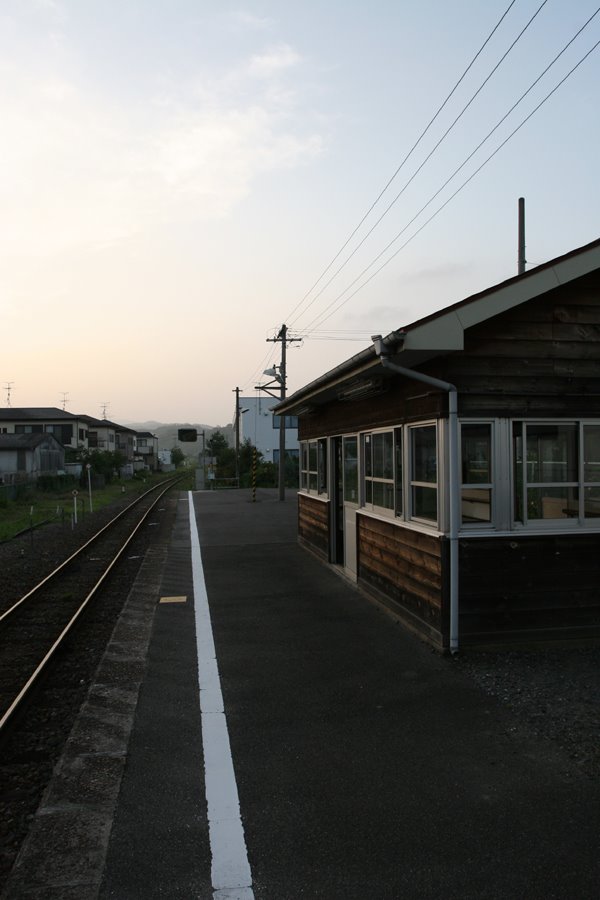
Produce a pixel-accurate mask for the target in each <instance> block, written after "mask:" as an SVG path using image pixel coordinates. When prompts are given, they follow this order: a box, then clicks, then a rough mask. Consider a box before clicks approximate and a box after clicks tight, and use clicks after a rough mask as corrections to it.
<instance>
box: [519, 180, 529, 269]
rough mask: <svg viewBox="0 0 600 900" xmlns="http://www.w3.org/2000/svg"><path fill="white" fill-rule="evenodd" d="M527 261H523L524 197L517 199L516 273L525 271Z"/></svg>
mask: <svg viewBox="0 0 600 900" xmlns="http://www.w3.org/2000/svg"><path fill="white" fill-rule="evenodd" d="M526 265H527V260H526V259H525V197H519V263H518V269H517V271H518V273H519V275H522V274H523V272H524V271H525V266H526Z"/></svg>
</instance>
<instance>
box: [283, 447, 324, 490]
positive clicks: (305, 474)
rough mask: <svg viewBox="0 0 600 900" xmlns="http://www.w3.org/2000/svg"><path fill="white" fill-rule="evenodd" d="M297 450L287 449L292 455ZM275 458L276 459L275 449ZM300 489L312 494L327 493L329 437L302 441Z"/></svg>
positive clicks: (289, 454) (287, 452)
mask: <svg viewBox="0 0 600 900" xmlns="http://www.w3.org/2000/svg"><path fill="white" fill-rule="evenodd" d="M297 452H298V451H292V450H287V451H286V455H288V456H292V455H295V454H296V453H297ZM273 458H274V459H275V451H273ZM278 460H279V456H277V461H278ZM300 490H303V491H307V492H308V493H311V494H327V438H319V440H316V441H303V442H302V443H301V445H300Z"/></svg>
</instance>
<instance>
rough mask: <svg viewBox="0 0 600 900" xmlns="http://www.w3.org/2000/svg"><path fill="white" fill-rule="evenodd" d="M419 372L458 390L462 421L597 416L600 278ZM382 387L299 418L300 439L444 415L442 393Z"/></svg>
mask: <svg viewBox="0 0 600 900" xmlns="http://www.w3.org/2000/svg"><path fill="white" fill-rule="evenodd" d="M398 362H399V363H401V362H402V356H401V355H400V356H399V357H398ZM419 368H420V370H421V371H423V372H425V373H427V374H429V375H433V376H434V377H436V378H441V379H442V380H444V381H448V382H451V383H452V384H455V385H456V387H457V389H458V411H459V415H461V416H481V417H484V416H485V417H489V416H506V417H509V418H510V417H527V416H535V417H538V418H540V417H551V418H554V417H561V416H569V417H571V418H574V417H582V416H588V417H598V416H600V273H597V272H594V273H592V274H591V275H588V276H586V277H585V278H582V279H580V280H579V281H578V282H577V283H575V284H569V285H566V286H565V287H558V288H556V289H555V290H553V291H550V292H548V293H547V294H544V295H543V296H541V297H539V298H536V299H534V300H530V301H529V302H527V303H524V304H522V305H521V306H518V307H515V308H514V309H512V310H509V311H508V312H505V313H501V314H499V315H497V316H493V317H492V318H490V319H488V320H486V321H485V322H483V323H481V324H480V325H475V326H473V327H472V328H469V329H467V331H466V332H465V348H464V350H462V351H457V352H454V353H450V354H448V355H446V356H440V357H438V358H436V359H434V360H431V361H430V362H429V363H427V364H426V365H423V366H420V367H419ZM382 379H383V386H384V390H383V392H382V393H381V394H377V395H375V396H373V397H367V398H364V399H362V400H353V401H352V400H346V401H332V402H330V403H327V404H324V405H323V406H322V407H318V408H317V409H316V410H314V411H313V412H312V413H310V414H309V415H304V416H301V417H300V421H299V437H300V439H302V440H306V439H308V438H314V437H321V436H327V435H335V434H349V433H351V432H355V431H365V430H368V429H371V428H381V427H386V426H389V425H395V424H401V423H404V422H414V421H418V420H419V419H427V418H437V417H440V416H445V415H447V402H448V401H447V395H446V394H445V392H443V391H442V392H439V391H437V390H435V389H434V388H428V387H427V386H426V385H424V384H421V383H418V382H416V381H412V380H411V379H407V378H404V377H402V376H397V375H396V376H389V374H386V373H385V372H383V373H382Z"/></svg>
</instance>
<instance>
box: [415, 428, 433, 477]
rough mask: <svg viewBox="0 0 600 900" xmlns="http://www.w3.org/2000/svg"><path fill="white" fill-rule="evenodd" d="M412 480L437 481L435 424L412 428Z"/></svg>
mask: <svg viewBox="0 0 600 900" xmlns="http://www.w3.org/2000/svg"><path fill="white" fill-rule="evenodd" d="M411 433H412V471H413V475H412V480H413V481H425V482H430V483H431V484H435V483H436V482H437V447H436V435H435V425H424V426H422V427H419V428H412V429H411Z"/></svg>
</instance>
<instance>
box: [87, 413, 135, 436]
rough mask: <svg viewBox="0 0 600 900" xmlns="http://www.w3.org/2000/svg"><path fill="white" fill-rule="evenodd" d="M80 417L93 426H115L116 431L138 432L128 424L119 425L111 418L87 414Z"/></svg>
mask: <svg viewBox="0 0 600 900" xmlns="http://www.w3.org/2000/svg"><path fill="white" fill-rule="evenodd" d="M78 418H79V419H80V420H81V421H82V422H85V423H86V424H87V425H88V426H89V427H91V428H113V429H114V430H115V431H119V432H123V431H127V432H129V433H130V434H137V432H136V431H135V430H134V429H133V428H128V427H127V426H126V425H118V424H117V423H116V422H111V421H110V419H96V418H94V416H85V415H80V416H78Z"/></svg>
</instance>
